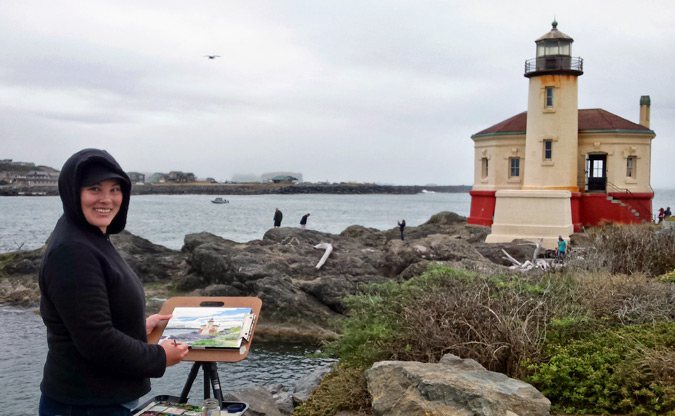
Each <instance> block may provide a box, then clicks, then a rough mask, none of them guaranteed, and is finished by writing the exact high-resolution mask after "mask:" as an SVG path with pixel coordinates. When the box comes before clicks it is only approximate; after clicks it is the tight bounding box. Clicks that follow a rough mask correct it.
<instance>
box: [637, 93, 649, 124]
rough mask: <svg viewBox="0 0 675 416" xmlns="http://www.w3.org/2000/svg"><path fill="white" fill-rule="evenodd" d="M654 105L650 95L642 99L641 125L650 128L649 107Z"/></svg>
mask: <svg viewBox="0 0 675 416" xmlns="http://www.w3.org/2000/svg"><path fill="white" fill-rule="evenodd" d="M651 104H652V102H651V100H650V99H649V96H648V95H643V96H642V97H640V124H641V125H643V126H645V127H647V128H649V106H650V105H651Z"/></svg>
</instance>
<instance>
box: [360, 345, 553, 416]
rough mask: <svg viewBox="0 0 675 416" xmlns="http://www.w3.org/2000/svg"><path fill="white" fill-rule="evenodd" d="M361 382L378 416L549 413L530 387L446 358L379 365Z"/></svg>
mask: <svg viewBox="0 0 675 416" xmlns="http://www.w3.org/2000/svg"><path fill="white" fill-rule="evenodd" d="M366 379H367V382H368V390H369V392H370V394H371V396H372V397H373V412H374V413H375V415H378V416H385V415H386V416H415V415H420V416H422V415H444V416H546V415H549V414H550V413H549V412H550V407H551V403H550V401H549V400H548V399H547V398H546V397H544V396H543V395H542V394H541V393H540V392H539V391H537V389H535V388H534V387H532V386H531V385H529V384H527V383H525V382H523V381H520V380H516V379H512V378H509V377H507V376H505V375H504V374H501V373H495V372H492V371H487V370H486V369H485V368H484V367H483V366H482V365H480V364H479V363H478V362H476V361H474V360H470V359H461V358H459V357H457V356H455V355H452V354H447V355H445V356H444V357H443V358H442V359H441V360H440V362H438V363H435V364H431V363H420V362H414V361H381V362H378V363H375V364H374V365H373V366H372V367H371V368H370V369H369V370H367V371H366Z"/></svg>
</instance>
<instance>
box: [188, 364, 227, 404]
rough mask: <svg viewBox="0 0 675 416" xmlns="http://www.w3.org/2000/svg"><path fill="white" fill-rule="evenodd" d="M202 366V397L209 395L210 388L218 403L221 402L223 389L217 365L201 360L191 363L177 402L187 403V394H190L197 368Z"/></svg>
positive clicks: (206, 397) (205, 397)
mask: <svg viewBox="0 0 675 416" xmlns="http://www.w3.org/2000/svg"><path fill="white" fill-rule="evenodd" d="M200 367H201V368H202V371H203V372H204V399H208V398H209V397H211V390H213V397H215V398H216V399H217V400H218V401H219V402H220V403H222V402H223V390H222V389H221V387H220V377H219V376H218V366H217V365H216V363H214V362H202V361H195V362H194V364H192V368H191V369H190V373H189V374H188V378H187V381H186V382H185V386H184V387H183V391H182V392H181V394H180V398H179V400H178V403H187V399H188V394H190V389H192V384H193V383H194V381H195V378H197V373H198V372H199V368H200Z"/></svg>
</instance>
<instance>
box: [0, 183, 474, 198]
mask: <svg viewBox="0 0 675 416" xmlns="http://www.w3.org/2000/svg"><path fill="white" fill-rule="evenodd" d="M470 190H471V187H470V186H467V185H447V186H418V185H411V186H404V185H375V184H349V183H345V184H310V183H306V184H305V183H303V184H268V183H266V184H260V183H244V184H229V183H189V184H166V183H165V184H149V183H148V184H144V185H134V186H133V188H132V194H133V195H265V194H338V195H352V194H418V193H421V192H423V191H427V192H445V193H467V192H469V191H470ZM58 194H59V192H58V189H57V187H56V186H30V187H28V186H24V187H18V186H11V185H6V186H0V196H23V195H31V196H41V195H44V196H56V195H58Z"/></svg>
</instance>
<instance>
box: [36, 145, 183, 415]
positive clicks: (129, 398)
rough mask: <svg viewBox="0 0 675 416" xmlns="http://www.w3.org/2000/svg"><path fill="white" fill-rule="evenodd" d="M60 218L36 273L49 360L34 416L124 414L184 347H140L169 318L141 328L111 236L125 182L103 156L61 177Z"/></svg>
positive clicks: (68, 166)
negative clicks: (38, 404)
mask: <svg viewBox="0 0 675 416" xmlns="http://www.w3.org/2000/svg"><path fill="white" fill-rule="evenodd" d="M59 194H60V197H61V201H62V203H63V215H62V216H61V218H60V219H59V220H58V222H57V224H56V227H55V228H54V231H53V232H52V235H51V236H50V238H49V242H48V244H47V250H46V252H45V254H44V257H43V259H42V265H41V267H40V274H39V282H40V292H41V300H40V312H41V314H42V320H43V321H44V323H45V325H46V326H47V344H48V347H49V351H48V353H47V361H46V363H45V366H44V373H43V379H42V383H41V384H40V389H41V390H42V396H41V398H40V415H42V416H49V415H130V414H131V409H132V408H134V407H135V406H136V405H137V404H138V398H140V397H141V396H143V395H144V394H146V393H148V392H149V391H150V380H149V378H150V377H161V376H162V375H163V374H164V371H165V369H166V367H167V366H171V365H174V364H177V363H179V362H180V361H181V360H182V359H183V358H184V357H185V355H186V354H187V351H188V350H187V345H185V344H172V343H170V342H168V341H165V342H164V343H162V344H161V345H150V344H148V343H147V334H149V333H150V332H151V331H152V329H153V328H154V327H155V326H157V324H158V323H159V322H161V321H162V320H166V319H169V318H170V315H153V316H150V317H149V318H148V319H147V320H146V319H145V295H144V292H143V286H142V284H141V281H140V280H139V278H138V276H136V274H135V273H134V272H133V271H132V270H131V269H130V268H129V266H128V265H127V264H126V263H125V262H124V260H122V258H121V257H120V255H119V253H118V252H117V250H115V248H114V247H113V245H112V244H111V242H110V239H109V237H108V236H109V235H110V234H116V233H119V232H120V231H122V230H123V229H124V226H125V224H126V219H127V210H128V208H129V197H130V195H131V181H130V180H129V177H128V176H127V174H126V173H124V171H123V170H122V168H121V167H120V166H119V164H118V163H117V162H116V161H115V159H114V158H113V157H112V156H110V154H108V153H107V152H106V151H103V150H96V149H85V150H82V151H80V152H77V153H75V154H74V155H73V156H71V157H70V159H68V161H66V163H65V164H64V165H63V168H62V170H61V174H60V176H59Z"/></svg>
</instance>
